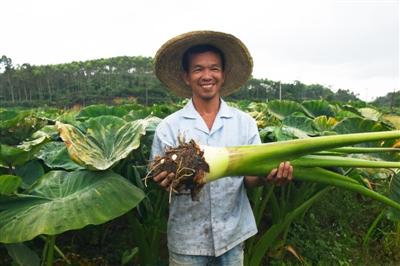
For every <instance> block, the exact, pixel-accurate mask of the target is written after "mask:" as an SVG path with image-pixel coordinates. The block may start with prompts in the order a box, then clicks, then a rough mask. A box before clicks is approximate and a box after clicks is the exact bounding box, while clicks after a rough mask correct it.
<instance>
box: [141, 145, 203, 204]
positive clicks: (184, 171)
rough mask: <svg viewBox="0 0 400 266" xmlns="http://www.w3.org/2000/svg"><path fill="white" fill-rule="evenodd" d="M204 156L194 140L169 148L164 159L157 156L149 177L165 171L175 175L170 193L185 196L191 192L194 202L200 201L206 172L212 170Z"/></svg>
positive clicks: (151, 165)
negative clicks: (199, 197)
mask: <svg viewBox="0 0 400 266" xmlns="http://www.w3.org/2000/svg"><path fill="white" fill-rule="evenodd" d="M203 154H204V152H203V151H202V150H201V149H200V147H199V145H197V143H196V142H195V141H194V140H190V141H189V142H186V143H180V145H179V146H178V147H175V148H168V149H167V150H166V151H165V155H164V156H163V157H160V156H157V157H156V158H155V159H154V160H153V162H152V163H151V164H150V173H149V176H148V177H154V176H157V175H158V174H159V173H161V172H163V171H167V173H175V176H174V177H173V179H172V181H171V185H170V191H171V192H174V193H178V194H185V193H188V191H189V190H190V194H191V196H192V200H198V194H199V192H200V191H201V188H202V187H203V186H204V184H205V181H204V175H205V172H209V170H210V168H209V166H208V164H207V163H206V161H205V160H204V157H203Z"/></svg>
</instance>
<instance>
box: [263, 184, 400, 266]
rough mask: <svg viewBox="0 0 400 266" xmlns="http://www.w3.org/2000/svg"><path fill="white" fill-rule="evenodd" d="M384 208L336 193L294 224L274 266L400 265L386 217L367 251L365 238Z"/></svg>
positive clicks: (395, 236) (396, 243) (391, 225)
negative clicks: (280, 256)
mask: <svg viewBox="0 0 400 266" xmlns="http://www.w3.org/2000/svg"><path fill="white" fill-rule="evenodd" d="M381 210H382V205H381V204H379V203H376V202H374V201H371V200H369V199H365V198H363V197H361V196H359V195H356V194H354V193H350V192H347V191H341V190H337V189H336V190H333V192H332V193H331V194H329V195H328V196H327V197H326V198H324V199H323V200H322V201H320V202H318V203H317V204H315V205H314V206H313V207H312V208H311V209H310V210H309V212H307V213H306V215H305V216H304V217H303V219H302V220H300V221H297V222H295V223H294V224H293V226H292V228H291V230H290V232H289V236H288V242H287V246H290V247H291V248H293V250H294V251H295V252H296V253H297V254H298V255H299V256H301V258H302V260H303V261H302V262H301V261H299V260H298V259H296V258H295V256H293V253H290V252H286V254H285V257H284V258H283V259H279V260H275V261H271V263H270V264H271V265H360V266H361V265H362V266H364V265H400V249H399V247H400V245H399V241H398V234H397V233H396V232H395V231H396V230H395V224H394V223H393V222H391V221H389V220H387V219H386V218H384V219H383V220H382V221H381V222H380V223H379V224H378V228H377V230H376V231H375V234H374V235H373V236H372V239H371V240H370V242H369V245H368V246H367V247H366V248H363V239H364V236H365V234H366V232H367V231H368V228H369V227H370V225H371V224H372V222H373V221H374V219H375V218H376V217H377V216H378V215H379V213H380V212H381Z"/></svg>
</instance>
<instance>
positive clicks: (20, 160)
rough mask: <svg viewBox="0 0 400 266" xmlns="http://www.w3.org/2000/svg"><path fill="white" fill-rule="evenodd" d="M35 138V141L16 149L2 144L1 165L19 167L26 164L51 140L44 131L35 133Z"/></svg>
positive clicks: (26, 142) (0, 150)
mask: <svg viewBox="0 0 400 266" xmlns="http://www.w3.org/2000/svg"><path fill="white" fill-rule="evenodd" d="M33 137H34V139H33V140H30V141H25V142H23V143H21V144H20V145H18V146H16V147H13V146H8V145H4V144H0V165H7V166H10V165H11V166H18V165H22V164H24V163H26V162H27V161H29V160H31V159H32V158H33V156H34V155H35V153H36V152H38V151H39V150H40V148H41V146H42V145H43V144H45V143H46V142H47V141H49V139H50V136H49V135H48V134H47V133H46V132H44V131H38V132H35V133H34V134H33Z"/></svg>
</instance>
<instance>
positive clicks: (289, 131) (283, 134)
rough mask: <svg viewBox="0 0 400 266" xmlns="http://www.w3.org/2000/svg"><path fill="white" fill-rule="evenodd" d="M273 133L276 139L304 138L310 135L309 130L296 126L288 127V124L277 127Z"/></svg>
mask: <svg viewBox="0 0 400 266" xmlns="http://www.w3.org/2000/svg"><path fill="white" fill-rule="evenodd" d="M273 133H274V136H275V139H276V141H285V140H291V139H303V138H308V137H309V136H308V135H307V132H305V131H303V130H301V129H298V128H295V127H288V126H281V127H275V129H274V131H273Z"/></svg>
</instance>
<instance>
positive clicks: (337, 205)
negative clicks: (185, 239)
mask: <svg viewBox="0 0 400 266" xmlns="http://www.w3.org/2000/svg"><path fill="white" fill-rule="evenodd" d="M184 104H185V102H181V103H177V104H175V105H172V104H162V105H153V106H151V107H149V106H142V105H139V104H125V105H116V106H106V105H92V106H87V107H84V108H79V107H76V108H72V109H69V110H60V109H53V108H37V109H29V110H27V109H17V108H8V109H5V108H0V144H1V146H0V265H29V266H39V265H146V266H147V265H167V264H168V252H167V248H166V226H167V217H168V198H169V193H168V192H166V191H164V190H162V189H161V188H160V187H159V186H158V185H157V184H155V183H153V182H151V181H148V182H147V185H146V186H145V184H144V183H145V182H144V177H145V176H146V174H147V172H148V163H149V162H148V158H149V152H150V147H151V142H152V138H153V133H154V130H155V128H156V126H157V124H158V123H159V122H160V121H161V119H162V118H164V117H166V116H167V115H169V114H170V113H172V112H173V111H175V110H178V109H179V108H181V107H182V106H183V105H184ZM230 104H231V105H233V106H235V107H237V108H239V109H242V110H244V111H245V112H248V113H249V114H251V115H252V116H253V117H254V118H255V119H256V120H257V125H258V127H259V131H260V135H261V138H262V141H263V143H268V145H269V144H273V143H276V142H280V143H279V149H280V151H285V152H286V150H287V156H288V157H284V156H286V155H282V156H281V157H278V160H283V159H285V158H289V159H290V161H291V162H292V164H293V165H294V169H295V174H294V176H295V181H293V182H291V183H289V184H287V185H285V186H274V185H267V186H264V187H258V188H256V189H252V190H249V191H248V195H249V198H250V201H251V204H252V208H253V212H254V215H255V218H256V221H257V225H258V229H259V233H258V234H257V235H256V236H255V237H253V238H251V239H249V240H248V241H247V242H246V246H245V265H396V264H397V265H398V263H400V252H399V251H398V250H399V247H400V224H399V222H398V221H399V210H400V204H399V203H400V175H399V174H398V172H399V171H398V169H399V167H400V163H399V154H398V151H399V149H398V148H397V147H398V146H399V147H400V142H398V141H399V140H400V133H399V131H397V127H398V126H397V125H396V120H395V118H396V117H395V116H388V115H386V114H384V113H381V112H380V111H379V110H376V109H374V108H372V107H362V108H359V107H356V106H352V105H351V104H349V105H343V104H342V105H339V104H332V103H328V102H326V101H323V100H312V101H304V102H301V103H298V102H293V101H270V102H266V103H246V102H239V103H230ZM358 133H369V134H358ZM344 134H346V136H349V135H347V134H352V135H351V136H352V137H346V136H345V135H344ZM365 136H366V137H365ZM321 137H322V138H321ZM318 139H320V141H317V140H318ZM302 141H307V142H305V143H306V144H304V142H302ZM316 142H318V143H320V144H318V145H317V144H315V143H316ZM293 143H295V144H293ZM297 143H299V144H297ZM285 145H286V146H288V145H292V146H290V147H289V148H287V149H286V148H284V147H286V146H285ZM296 145H297V146H299V147H300V146H301V148H299V149H297V148H296V147H297V146H296ZM271 147H274V146H273V145H272V146H271ZM276 154H279V153H276ZM273 156H275V155H273ZM250 157H251V156H250ZM251 158H253V159H254V158H256V157H251ZM257 158H258V157H257ZM266 158H267V157H266ZM254 160H255V161H254V163H255V165H263V163H264V161H263V160H265V162H266V161H268V160H267V159H265V158H261V159H254ZM260 169H261V170H263V168H262V167H261V168H260Z"/></svg>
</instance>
